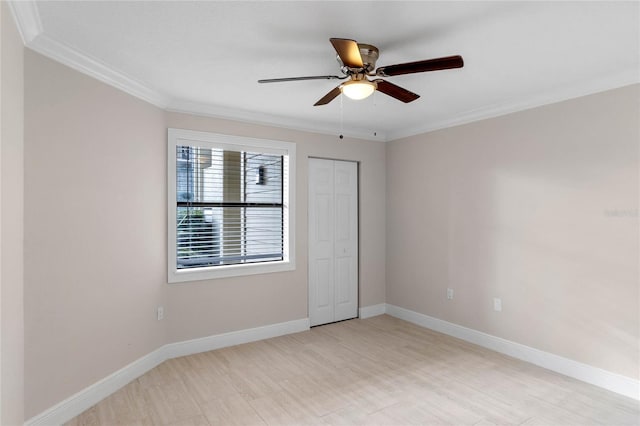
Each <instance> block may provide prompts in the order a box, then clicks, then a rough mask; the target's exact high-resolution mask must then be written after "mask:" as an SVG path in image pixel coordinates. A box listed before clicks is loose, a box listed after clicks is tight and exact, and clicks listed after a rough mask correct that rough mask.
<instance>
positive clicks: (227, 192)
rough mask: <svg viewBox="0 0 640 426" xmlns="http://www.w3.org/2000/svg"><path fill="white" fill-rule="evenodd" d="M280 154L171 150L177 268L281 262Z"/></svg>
mask: <svg viewBox="0 0 640 426" xmlns="http://www.w3.org/2000/svg"><path fill="white" fill-rule="evenodd" d="M285 166H286V162H285V161H284V157H283V156H282V155H275V154H270V153H262V152H249V151H234V150H228V149H215V148H205V147H198V146H184V145H178V146H177V147H176V194H175V195H176V263H177V265H176V267H177V269H188V268H201V267H210V266H220V265H234V264H246V263H258V262H269V261H276V260H282V259H283V253H284V241H283V235H284V234H283V231H284V223H283V217H284V210H283V209H284V201H283V194H284V191H283V183H284V181H283V176H285V170H284V167H285Z"/></svg>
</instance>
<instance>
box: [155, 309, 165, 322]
mask: <svg viewBox="0 0 640 426" xmlns="http://www.w3.org/2000/svg"><path fill="white" fill-rule="evenodd" d="M156 313H157V314H158V321H160V320H161V319H163V318H164V306H158V309H157V311H156Z"/></svg>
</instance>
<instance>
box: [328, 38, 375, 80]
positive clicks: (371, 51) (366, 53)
mask: <svg viewBox="0 0 640 426" xmlns="http://www.w3.org/2000/svg"><path fill="white" fill-rule="evenodd" d="M358 48H359V49H360V56H361V57H362V63H363V64H364V69H363V71H364V72H365V73H370V72H373V70H375V69H376V61H377V60H378V57H379V56H380V51H379V50H378V48H377V47H375V46H372V45H371V44H364V43H358ZM336 59H337V61H338V63H339V64H340V67H341V68H342V71H343V72H344V73H345V74H351V72H349V71H351V69H350V68H349V67H347V66H345V65H344V63H343V62H342V59H340V55H336Z"/></svg>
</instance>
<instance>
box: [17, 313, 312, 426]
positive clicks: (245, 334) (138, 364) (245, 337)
mask: <svg viewBox="0 0 640 426" xmlns="http://www.w3.org/2000/svg"><path fill="white" fill-rule="evenodd" d="M305 330H309V319H308V318H303V319H299V320H294V321H288V322H282V323H278V324H271V325H265V326H263V327H256V328H250V329H246V330H239V331H233V332H230V333H224V334H217V335H214V336H209V337H204V338H202V339H194V340H187V341H185V342H178V343H170V344H167V345H164V346H162V347H160V348H158V349H156V350H155V351H153V352H151V353H150V354H148V355H145V356H143V357H142V358H139V359H137V360H136V361H134V362H132V363H131V364H129V365H127V366H126V367H124V368H121V369H120V370H118V371H116V372H115V373H113V374H111V375H109V376H107V377H105V378H104V379H102V380H100V381H98V382H96V383H94V384H93V385H91V386H89V387H87V388H85V389H83V390H81V391H80V392H78V393H76V394H75V395H72V396H70V397H69V398H67V399H65V400H64V401H62V402H60V403H58V404H56V405H54V406H53V407H51V408H49V409H47V410H46V411H44V412H42V413H40V414H38V415H37V416H34V417H32V418H30V419H29V420H27V421H26V422H25V425H26V426H32V425H33V426H36V425H47V426H51V425H61V424H63V423H66V422H68V421H69V420H71V419H72V418H74V417H75V416H77V415H78V414H80V413H82V412H83V411H85V410H87V409H89V408H90V407H91V406H93V405H95V404H97V403H98V402H100V401H101V400H103V399H104V398H106V397H108V396H109V395H111V394H112V393H114V392H115V391H117V390H118V389H120V388H122V387H123V386H125V385H126V384H127V383H130V382H131V381H133V380H135V379H137V378H138V377H140V376H142V375H143V374H144V373H146V372H147V371H149V370H151V369H152V368H154V367H156V366H157V365H159V364H161V363H163V362H164V361H166V360H168V359H171V358H176V357H179V356H185V355H192V354H195V353H200V352H206V351H210V350H214V349H220V348H224V347H228V346H233V345H239V344H242V343H249V342H255V341H258V340H263V339H269V338H271V337H277V336H282V335H285V334H291V333H298V332H301V331H305Z"/></svg>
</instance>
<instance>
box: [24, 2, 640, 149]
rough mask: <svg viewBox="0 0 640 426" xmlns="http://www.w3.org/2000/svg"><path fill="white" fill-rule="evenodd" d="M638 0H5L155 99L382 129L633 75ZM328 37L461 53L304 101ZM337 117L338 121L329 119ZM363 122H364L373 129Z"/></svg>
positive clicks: (333, 67)
mask: <svg viewBox="0 0 640 426" xmlns="http://www.w3.org/2000/svg"><path fill="white" fill-rule="evenodd" d="M639 5H640V3H638V2H611V1H606V2H482V1H472V2H396V1H377V2H360V1H352V2H332V1H320V2H312V1H299V2H271V1H257V2H241V1H225V2H213V1H210V2H184V1H159V2H148V1H147V2H142V1H138V2H131V1H119V2H111V1H108V2H94V1H91V2H79V1H70V2H48V1H43V2H35V3H33V2H15V3H13V4H12V7H13V10H14V14H15V16H16V20H17V22H18V25H19V27H20V29H21V32H22V35H23V38H24V39H25V42H26V44H27V46H29V47H31V48H33V49H34V50H36V51H39V52H41V53H43V54H45V55H47V56H50V57H53V58H54V59H57V60H59V61H61V62H63V63H66V64H68V65H70V66H72V67H74V68H76V69H80V70H81V71H83V72H86V73H88V74H91V75H94V76H95V77H97V78H99V79H101V80H103V81H106V82H109V83H110V84H113V85H114V86H116V87H119V88H121V89H123V90H126V91H128V92H129V93H132V94H134V95H136V96H139V97H141V98H143V99H146V100H148V101H150V102H152V103H154V104H156V105H159V106H161V107H163V108H167V109H172V110H182V111H189V112H196V113H206V114H211V115H216V116H222V117H228V118H234V119H241V120H249V121H254V122H264V123H271V124H275V125H279V126H285V127H293V128H301V129H309V130H315V131H321V132H328V133H333V134H337V133H340V132H341V126H343V127H344V131H343V133H344V134H346V135H352V136H358V137H364V138H368V139H378V140H390V139H395V138H398V137H402V136H407V135H411V134H417V133H421V132H424V131H428V130H432V129H436V128H442V127H447V126H450V125H455V124H459V123H464V122H469V121H473V120H477V119H481V118H486V117H491V116H496V115H500V114H504V113H508V112H512V111H517V110H521V109H526V108H530V107H532V106H537V105H542V104H546V103H551V102H556V101H559V100H563V99H568V98H572V97H576V96H582V95H585V94H589V93H594V92H597V91H602V90H607V89H610V88H614V87H620V86H624V85H627V84H631V83H634V82H638V81H640V60H639V58H640V53H639V52H640V46H639V39H640V37H639V26H640V24H639V23H640V19H639ZM330 37H340V38H352V39H355V40H357V41H358V42H360V43H368V44H373V45H375V46H377V47H378V48H379V49H380V59H379V60H378V66H383V65H390V64H395V63H402V62H410V61H415V60H420V59H429V58H434V57H440V56H448V55H456V54H459V55H462V56H463V58H464V61H465V66H464V68H462V69H456V70H447V71H436V72H430V73H423V74H415V75H406V76H397V77H393V78H389V80H390V81H392V82H393V83H395V84H398V85H400V86H402V87H405V88H407V89H409V90H411V91H413V92H416V93H418V94H420V95H421V98H420V99H418V100H417V101H415V102H413V103H409V104H403V103H401V102H399V101H396V100H394V99H392V98H389V97H387V96H385V95H384V94H381V93H376V94H375V95H374V96H372V97H371V98H368V99H366V100H363V101H352V100H349V99H347V98H345V99H344V100H343V101H341V99H340V98H337V99H336V100H334V101H333V102H332V103H330V104H329V105H326V106H319V107H314V106H313V104H314V103H315V102H316V101H317V100H318V99H319V98H321V97H322V96H323V95H324V94H325V93H326V92H328V91H329V90H331V89H332V88H333V87H335V86H336V85H337V82H336V81H331V80H316V81H299V82H290V83H273V84H260V85H259V84H258V83H257V80H258V79H260V78H276V77H290V76H306V75H321V74H338V73H339V67H338V64H337V62H336V60H335V51H334V50H333V48H332V47H331V44H330V43H329V38H330ZM341 121H343V124H342V125H341ZM374 133H375V135H374Z"/></svg>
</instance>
